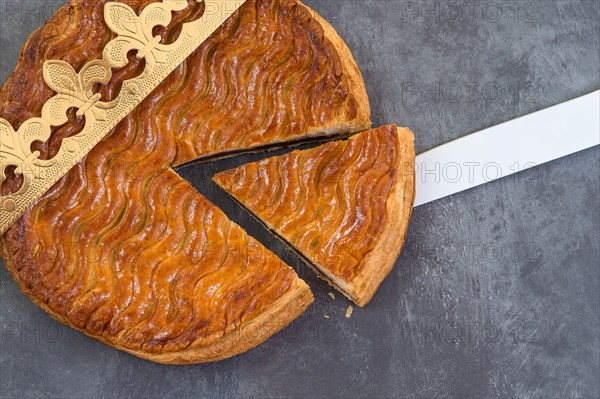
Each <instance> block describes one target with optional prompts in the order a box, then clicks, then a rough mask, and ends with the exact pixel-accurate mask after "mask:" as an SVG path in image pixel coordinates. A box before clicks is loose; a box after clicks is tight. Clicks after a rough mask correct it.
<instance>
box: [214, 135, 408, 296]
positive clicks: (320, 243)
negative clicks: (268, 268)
mask: <svg viewBox="0 0 600 399" xmlns="http://www.w3.org/2000/svg"><path fill="white" fill-rule="evenodd" d="M414 165H415V150H414V137H413V134H412V133H411V132H410V131H409V130H408V129H406V128H398V127H397V126H396V125H388V126H384V127H380V128H378V129H373V130H370V131H367V132H363V133H359V134H357V135H355V136H353V137H351V138H350V139H349V140H347V141H337V142H330V143H326V144H323V145H321V146H319V147H316V148H313V149H309V150H303V151H294V152H291V153H289V154H286V155H283V156H279V157H272V158H267V159H263V160H261V161H258V162H253V163H248V164H245V165H242V166H240V167H238V168H235V169H232V170H228V171H225V172H221V173H219V174H218V175H216V176H215V177H214V181H215V182H216V183H217V184H219V185H220V186H221V187H222V188H223V189H224V190H225V191H227V192H228V193H230V194H231V195H232V196H233V197H234V198H235V199H236V200H237V201H238V202H240V203H241V204H242V205H243V206H244V207H245V208H246V209H248V210H249V211H250V212H251V213H252V214H254V215H255V216H256V217H257V218H258V219H259V220H260V221H262V222H263V223H264V224H265V225H266V226H267V227H268V228H270V229H271V230H273V231H274V232H275V233H277V234H278V235H279V236H280V237H281V238H283V239H284V240H285V241H286V242H287V243H288V244H290V245H291V246H293V247H294V248H295V249H296V250H297V251H298V252H299V253H300V254H301V255H302V256H303V257H304V258H305V259H306V260H307V261H308V264H309V265H310V266H313V267H314V268H315V269H316V270H317V271H318V272H319V274H320V275H321V277H323V278H324V279H325V280H326V281H328V282H329V283H330V284H331V285H333V286H334V287H336V288H337V289H339V290H340V291H341V292H342V293H343V294H344V295H346V296H347V297H348V298H350V299H352V300H353V301H354V302H355V303H356V304H357V305H359V306H364V305H366V304H367V303H368V302H369V301H370V300H371V298H372V297H373V295H374V294H375V292H376V291H377V288H379V285H380V284H381V283H382V281H383V280H384V279H385V277H386V276H387V275H388V274H389V273H390V271H391V270H392V268H393V267H394V264H395V262H396V260H397V259H398V255H399V254H400V251H401V250H402V246H403V245H404V241H405V239H406V233H407V230H408V224H409V222H410V217H411V214H412V209H413V204H414V198H415V170H414Z"/></svg>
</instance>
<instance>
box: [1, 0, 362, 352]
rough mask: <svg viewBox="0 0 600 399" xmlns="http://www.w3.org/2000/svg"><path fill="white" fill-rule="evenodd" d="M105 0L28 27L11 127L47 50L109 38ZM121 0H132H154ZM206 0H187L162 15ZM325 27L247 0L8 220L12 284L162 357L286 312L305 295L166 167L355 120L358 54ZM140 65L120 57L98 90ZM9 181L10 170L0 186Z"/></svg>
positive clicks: (35, 102)
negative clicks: (342, 48) (123, 63)
mask: <svg viewBox="0 0 600 399" xmlns="http://www.w3.org/2000/svg"><path fill="white" fill-rule="evenodd" d="M105 2H106V1H104V0H103V1H74V2H71V3H70V4H68V5H66V6H64V7H63V8H62V9H61V10H60V11H59V12H58V13H57V14H56V15H55V16H54V17H53V18H52V19H51V20H50V21H49V22H48V23H47V24H46V25H45V26H44V27H43V28H42V29H40V30H38V31H36V32H35V33H34V34H32V36H31V37H30V39H29V40H28V42H27V44H26V45H25V46H24V48H23V52H22V54H21V57H20V59H19V62H18V64H17V66H16V69H15V71H14V73H13V75H12V76H11V77H10V78H9V80H8V81H7V83H6V84H5V86H4V87H3V89H2V93H1V94H2V99H3V101H2V104H0V117H3V118H5V119H7V120H8V121H9V122H11V123H12V124H13V126H14V127H15V128H17V127H18V125H19V123H21V122H23V121H24V120H25V119H27V118H30V117H33V116H36V115H38V114H39V112H40V110H41V107H42V105H43V104H44V102H45V101H46V100H47V99H48V98H50V97H51V96H52V95H53V93H52V92H51V91H50V89H49V88H48V87H47V86H46V85H45V83H44V82H43V79H42V74H41V71H42V64H43V62H44V61H45V60H48V59H61V60H65V61H67V62H68V63H70V64H71V65H72V66H73V67H75V69H79V68H80V67H81V66H82V65H83V64H84V63H86V62H87V61H89V60H92V59H94V58H99V57H100V54H101V50H102V48H103V47H104V45H105V44H106V43H107V42H108V41H109V40H110V39H111V38H112V34H111V33H110V32H109V31H108V29H107V28H106V27H105V25H104V23H103V22H102V12H103V6H104V3H105ZM123 2H124V3H127V4H129V5H130V6H132V7H133V8H134V9H135V10H138V11H139V10H140V9H141V8H142V7H143V6H145V5H146V4H148V3H151V2H152V1H151V0H125V1H123ZM202 11H203V10H202V6H201V5H200V6H198V5H196V6H193V7H189V8H188V9H186V10H185V11H182V12H181V13H177V14H176V15H175V18H174V21H175V23H174V24H172V26H177V25H178V24H179V25H180V24H181V23H182V22H184V21H188V20H192V19H195V18H198V17H199V16H200V15H201V14H202ZM169 32H170V33H169V34H165V32H162V33H161V34H162V35H163V38H166V40H168V41H171V40H174V38H176V36H177V34H178V30H177V29H175V30H172V31H169ZM331 35H333V33H332V32H331V31H328V32H327V33H324V30H323V28H322V27H321V25H320V24H319V23H318V22H317V21H316V20H315V19H314V18H312V17H311V13H310V11H309V10H308V9H306V8H305V7H304V6H302V5H301V4H300V3H299V2H297V1H293V0H281V1H262V0H256V1H248V2H247V3H246V4H244V5H243V6H242V7H241V9H240V10H238V12H236V13H235V14H234V16H232V18H231V19H229V20H228V21H227V22H226V23H225V24H224V25H223V26H221V28H219V30H218V31H217V32H215V34H213V35H212V36H211V38H209V39H208V40H207V41H206V42H205V43H204V44H203V45H202V46H201V47H200V48H199V49H198V50H197V51H196V52H195V53H194V54H193V55H192V56H190V58H188V60H186V62H184V63H183V64H182V65H181V66H180V67H178V69H177V70H176V71H175V72H174V73H173V74H171V75H170V76H169V77H168V78H167V79H166V80H165V81H164V82H163V83H162V84H161V85H160V86H159V87H158V88H157V89H156V90H155V91H154V92H153V93H152V94H151V95H150V96H149V97H148V98H147V99H146V100H145V101H144V102H143V103H142V104H140V106H139V107H138V108H136V109H135V110H134V111H133V112H132V113H131V114H130V115H128V116H127V117H126V118H125V119H124V120H123V122H121V123H120V124H119V125H118V126H117V127H116V128H115V129H114V130H113V131H112V132H111V133H109V134H108V135H107V137H106V138H105V139H104V140H103V141H102V142H101V143H100V144H99V145H97V146H96V147H95V148H94V149H93V150H92V151H91V152H90V153H89V154H88V155H87V156H86V158H85V159H84V160H83V161H82V162H80V163H79V164H78V165H76V166H75V167H74V168H73V169H72V170H71V171H69V173H68V174H67V175H66V176H65V177H64V178H63V179H61V180H60V181H59V182H58V183H57V184H56V185H55V186H54V187H53V188H52V189H51V190H50V191H49V192H48V193H46V194H45V195H44V196H43V197H42V199H41V200H40V201H39V202H38V204H36V205H35V206H34V207H32V209H30V210H29V211H28V212H27V213H26V214H25V215H24V216H23V217H22V218H21V219H19V221H18V222H17V223H15V224H14V225H13V226H12V227H11V228H10V229H9V231H8V232H7V233H6V234H5V236H4V237H3V240H2V241H3V242H2V255H3V258H4V261H5V264H6V266H7V268H8V270H9V272H10V273H11V274H12V275H13V277H14V278H15V281H16V282H17V284H18V285H19V286H20V287H21V289H22V290H23V291H24V292H25V293H26V294H27V295H28V296H29V297H30V298H31V299H32V300H33V301H34V302H35V303H37V304H38V305H40V306H41V307H42V308H44V309H45V310H46V311H47V312H48V313H50V314H51V315H52V316H53V317H55V318H56V319H58V320H60V321H61V322H63V323H65V324H67V325H70V326H72V327H73V328H76V329H78V330H80V331H82V332H84V333H85V334H87V335H90V336H92V337H94V338H96V339H98V340H100V341H102V342H105V343H107V344H109V345H111V346H114V347H116V348H119V349H121V350H125V351H127V352H130V353H133V354H135V355H137V356H141V357H144V358H147V359H150V360H154V361H158V362H164V363H193V362H202V361H212V360H218V359H222V358H226V357H229V356H232V355H235V354H237V353H239V352H241V351H244V350H247V349H249V348H251V347H253V346H255V345H257V344H259V343H260V342H262V341H263V340H264V339H266V338H268V337H269V336H270V335H272V334H273V333H275V332H276V331H278V330H280V329H281V328H283V327H284V326H285V325H287V324H288V323H289V322H291V321H292V320H293V319H295V318H296V317H298V316H299V314H301V313H302V311H303V310H304V309H305V308H306V307H307V306H308V305H309V304H310V303H311V302H312V294H311V293H310V290H309V289H308V287H307V286H306V284H304V283H303V282H302V281H301V280H299V279H298V277H297V276H296V274H295V273H294V271H293V270H292V269H290V268H289V267H287V266H286V265H285V264H284V263H283V262H281V261H280V260H279V259H277V257H275V256H274V255H273V254H272V253H270V252H269V251H267V250H266V249H265V248H264V247H263V246H262V245H260V244H259V243H258V242H257V241H255V240H254V239H252V238H251V237H248V236H247V235H246V234H245V232H244V231H243V230H242V229H241V228H239V227H238V226H236V225H235V224H234V223H232V222H231V221H229V220H228V219H227V218H226V216H225V215H224V214H223V213H222V212H221V211H220V210H218V209H217V208H215V207H214V206H213V205H212V204H210V203H209V202H208V201H207V200H206V199H205V198H204V197H202V196H201V195H199V194H198V193H197V192H196V191H195V190H194V189H193V188H192V187H191V186H190V185H189V184H187V183H186V182H185V181H184V180H182V179H181V178H180V177H179V176H178V175H176V174H175V173H174V172H173V171H172V170H171V169H170V167H172V166H174V165H179V164H182V163H185V162H189V161H191V160H194V159H197V158H201V157H206V156H210V155H214V154H224V153H226V152H230V151H236V150H242V149H248V148H253V147H254V146H264V145H271V144H275V143H279V142H285V141H293V140H296V139H298V138H302V137H307V136H311V135H318V134H319V133H318V132H321V131H325V132H327V133H328V134H329V133H330V132H331V131H332V127H335V131H344V132H351V131H355V130H357V129H359V128H361V127H363V126H367V125H368V124H369V123H370V122H369V120H368V103H366V104H365V99H366V97H365V96H364V95H363V93H362V92H361V90H362V89H361V87H358V88H356V87H354V86H351V83H352V82H353V80H355V79H356V76H346V72H345V71H347V70H349V69H348V68H351V67H352V66H353V65H354V61H353V60H352V59H349V58H348V57H349V55H348V54H338V52H337V47H339V43H337V44H333V42H332V40H333V41H337V40H339V38H338V37H337V36H331ZM330 36H331V37H330ZM336 46H337V47H336ZM141 68H142V65H140V64H139V63H136V61H135V60H134V57H131V63H130V64H129V65H128V66H127V67H125V68H123V69H122V70H120V71H114V74H113V79H112V81H111V83H109V84H108V85H107V86H106V87H103V88H102V89H101V92H102V95H103V99H105V100H106V99H108V98H113V97H114V96H115V94H116V93H118V90H119V88H120V83H119V82H122V81H123V80H125V79H127V78H130V77H133V76H136V75H137V74H139V73H140V71H141ZM363 87H364V86H363ZM82 125H83V120H82V119H77V118H76V117H75V116H74V115H73V117H72V123H70V124H69V125H67V126H64V127H61V128H58V129H56V130H55V131H54V133H53V136H52V138H51V139H50V140H49V141H48V143H39V145H38V146H37V147H36V149H37V150H39V151H40V152H41V153H42V157H51V156H52V155H53V154H55V153H56V151H57V149H58V148H59V146H60V141H61V139H62V138H64V137H68V136H71V135H73V134H76V133H77V132H78V130H79V129H81V127H82ZM18 185H19V179H18V178H17V177H15V176H14V174H12V175H11V173H10V171H9V173H8V180H7V181H6V182H5V183H4V184H3V185H2V187H1V189H2V192H4V193H6V192H10V191H14V190H15V187H18ZM248 337H251V339H249V338H248Z"/></svg>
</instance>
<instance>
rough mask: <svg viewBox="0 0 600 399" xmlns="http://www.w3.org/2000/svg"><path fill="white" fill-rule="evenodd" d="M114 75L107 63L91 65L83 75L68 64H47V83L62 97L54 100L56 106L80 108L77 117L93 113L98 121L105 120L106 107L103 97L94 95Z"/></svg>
mask: <svg viewBox="0 0 600 399" xmlns="http://www.w3.org/2000/svg"><path fill="white" fill-rule="evenodd" d="M111 76H112V70H111V68H110V64H109V63H108V62H106V61H104V60H94V61H91V62H89V63H87V64H86V65H85V66H84V67H83V68H82V69H81V71H80V72H79V74H78V73H77V72H75V70H74V69H73V67H72V66H71V65H69V64H68V63H66V62H64V61H46V62H45V63H44V80H45V81H46V84H47V85H48V86H50V88H51V89H52V90H54V91H55V92H56V93H57V94H58V95H57V96H55V97H54V99H53V100H52V101H53V102H54V106H56V107H59V108H63V107H64V105H63V104H68V106H69V107H72V106H75V107H77V108H78V111H77V116H83V115H85V114H86V113H87V112H88V111H91V113H92V114H93V117H94V118H95V119H96V120H100V121H103V120H105V116H106V113H105V112H104V110H103V109H102V108H106V105H104V106H103V103H102V102H99V100H100V94H99V93H96V94H94V93H93V92H92V89H93V88H94V85H95V84H103V85H104V84H107V83H108V82H109V81H110V78H111Z"/></svg>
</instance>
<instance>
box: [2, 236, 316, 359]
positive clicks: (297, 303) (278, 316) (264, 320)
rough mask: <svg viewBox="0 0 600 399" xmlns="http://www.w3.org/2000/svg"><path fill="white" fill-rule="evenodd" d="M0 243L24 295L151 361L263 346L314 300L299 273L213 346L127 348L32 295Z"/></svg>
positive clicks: (209, 356)
mask: <svg viewBox="0 0 600 399" xmlns="http://www.w3.org/2000/svg"><path fill="white" fill-rule="evenodd" d="M0 246H1V253H2V257H3V259H4V261H5V263H6V266H7V267H6V269H7V270H8V272H9V273H10V275H11V276H12V277H13V279H14V280H15V282H16V283H17V286H18V287H19V288H20V289H21V291H23V293H24V294H25V295H27V297H29V299H31V301H32V302H33V303H35V304H36V305H37V306H39V307H40V308H42V309H43V310H44V311H45V312H46V313H48V314H49V315H50V316H51V317H52V318H53V319H55V320H57V321H59V322H61V323H63V324H65V325H66V326H68V327H71V328H73V329H75V330H77V331H79V332H81V333H82V334H84V335H86V336H88V337H90V338H92V339H94V340H96V341H99V342H102V343H103V344H105V345H108V346H110V347H112V348H115V349H118V350H120V351H123V352H127V353H129V354H132V355H135V356H137V357H140V358H142V359H146V360H151V361H153V362H156V363H163V364H195V363H206V362H213V361H218V360H223V359H227V358H229V357H232V356H235V355H238V354H240V353H242V352H245V351H247V350H250V349H252V348H254V347H256V346H258V345H260V344H261V343H263V342H264V341H266V340H267V339H268V338H269V337H271V336H272V335H274V334H275V333H277V332H279V331H281V330H282V329H283V328H285V327H286V326H288V325H289V324H290V323H291V322H292V321H294V320H295V319H297V318H298V317H300V315H301V314H302V313H304V311H305V310H306V308H307V307H308V306H309V305H310V304H311V303H312V302H313V301H314V297H313V294H312V292H311V291H310V288H309V287H308V285H307V284H306V283H305V282H304V281H303V280H301V279H300V278H299V277H298V276H296V280H295V281H294V287H293V288H292V289H290V291H288V292H286V293H285V294H284V295H283V296H282V297H281V298H279V299H278V300H277V301H275V302H274V303H273V304H272V306H271V307H270V308H269V309H268V310H267V311H265V312H263V313H262V314H260V315H258V316H256V317H255V318H253V319H251V320H246V321H245V322H244V324H242V325H240V327H239V329H238V330H237V331H235V332H232V333H229V334H226V335H224V336H222V337H221V338H220V339H218V340H217V341H216V342H214V343H212V344H210V345H206V346H200V347H194V343H192V344H191V345H190V347H189V348H186V349H184V350H181V351H173V352H164V353H160V352H158V353H152V352H147V351H143V350H134V349H130V348H125V347H123V346H121V345H119V344H116V343H114V342H112V341H110V340H107V339H105V338H104V337H101V336H96V335H92V334H89V333H87V332H86V331H85V330H83V329H81V328H79V327H77V326H75V325H73V324H72V323H71V322H69V320H68V319H67V318H66V317H64V316H63V315H61V314H59V313H57V312H55V311H53V310H52V309H51V308H50V307H49V306H48V305H47V304H46V303H44V302H42V301H40V300H38V299H37V298H35V297H34V296H33V295H32V293H31V290H30V289H29V288H27V287H25V286H24V285H22V284H21V283H20V281H19V279H18V278H17V276H15V274H14V270H13V268H12V267H11V266H12V263H11V257H10V256H9V255H10V254H8V253H7V248H6V246H5V245H4V241H3V240H2V241H0ZM287 267H289V266H287Z"/></svg>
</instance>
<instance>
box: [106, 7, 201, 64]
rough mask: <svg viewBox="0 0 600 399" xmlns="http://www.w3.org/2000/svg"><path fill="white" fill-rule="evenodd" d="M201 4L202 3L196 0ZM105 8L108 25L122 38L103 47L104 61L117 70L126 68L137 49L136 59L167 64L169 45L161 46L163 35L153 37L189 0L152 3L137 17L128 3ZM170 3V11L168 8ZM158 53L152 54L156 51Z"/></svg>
mask: <svg viewBox="0 0 600 399" xmlns="http://www.w3.org/2000/svg"><path fill="white" fill-rule="evenodd" d="M196 1H197V2H198V3H200V2H202V0H196ZM108 4H109V5H108V6H107V7H106V8H105V12H104V19H105V21H106V24H107V25H108V27H109V28H110V30H112V31H113V32H115V33H116V34H118V35H119V36H118V37H117V38H116V39H113V40H111V41H110V42H109V43H108V44H107V45H106V47H105V48H104V58H105V59H107V60H110V62H111V63H112V64H114V65H115V66H116V67H117V68H121V67H123V66H125V65H127V63H128V60H127V53H128V52H129V51H131V50H138V52H137V58H139V59H141V58H144V57H151V58H153V59H154V61H155V62H157V63H165V62H166V61H167V56H168V54H169V49H168V46H161V45H160V40H161V37H160V36H158V35H157V36H153V34H152V31H153V29H154V27H156V26H159V25H160V26H165V27H166V26H167V25H168V24H169V23H170V22H171V19H172V11H181V10H183V9H184V8H185V7H187V5H188V2H187V0H170V1H168V2H166V3H163V4H158V3H155V4H150V5H148V6H147V7H146V8H145V9H144V11H142V13H141V14H140V15H139V16H138V15H137V14H136V13H135V11H134V10H133V9H132V8H131V7H129V6H128V5H127V4H122V3H108ZM166 4H168V5H169V7H170V9H166V8H165V5H166ZM155 49H156V50H158V51H153V50H155Z"/></svg>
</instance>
